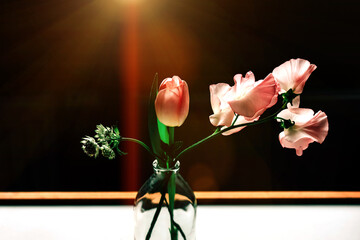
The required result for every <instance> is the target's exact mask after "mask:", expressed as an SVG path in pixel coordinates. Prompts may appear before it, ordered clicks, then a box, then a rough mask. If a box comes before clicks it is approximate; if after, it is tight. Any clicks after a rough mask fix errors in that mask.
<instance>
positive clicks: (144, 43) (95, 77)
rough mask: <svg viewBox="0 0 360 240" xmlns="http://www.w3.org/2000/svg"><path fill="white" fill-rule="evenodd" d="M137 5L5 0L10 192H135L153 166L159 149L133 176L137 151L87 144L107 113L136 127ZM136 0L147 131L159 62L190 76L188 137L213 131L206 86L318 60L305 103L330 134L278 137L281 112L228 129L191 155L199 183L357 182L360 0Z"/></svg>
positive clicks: (2, 159)
mask: <svg viewBox="0 0 360 240" xmlns="http://www.w3.org/2000/svg"><path fill="white" fill-rule="evenodd" d="M129 2H131V1H130V0H128V1H127V2H125V1H121V0H119V1H116V0H107V1H106V0H89V1H86V0H76V1H70V0H58V1H55V0H47V1H42V0H34V1H24V0H14V1H1V5H0V29H1V39H0V47H1V55H0V66H1V72H0V77H1V82H0V191H60V190H63V191H107V190H137V188H138V187H139V184H141V183H142V182H144V181H145V180H146V179H147V178H148V177H149V175H150V174H151V172H152V168H151V161H152V159H151V157H150V156H148V155H147V153H146V152H144V151H142V150H140V149H139V151H140V159H139V169H138V178H139V180H138V183H136V184H135V186H136V187H133V186H134V185H131V184H130V183H128V182H126V180H124V178H123V177H122V175H124V165H126V164H124V163H126V161H128V160H129V158H128V156H125V157H122V158H119V157H117V158H116V159H115V160H112V161H110V160H106V159H103V158H101V157H99V158H97V159H91V158H89V157H87V156H86V155H85V154H84V153H83V152H82V150H81V145H80V140H81V138H82V137H83V136H84V135H94V129H95V126H96V125H97V124H99V123H103V124H104V125H112V124H118V125H119V128H120V131H121V130H122V129H126V127H127V126H126V124H125V121H124V119H125V118H126V113H124V109H125V106H127V105H129V104H132V103H131V102H129V100H128V99H125V97H124V96H126V95H125V93H124V89H123V83H124V81H126V79H124V71H123V69H124V68H123V66H126V62H127V59H126V58H124V54H125V51H126V50H125V49H126V46H124V44H125V41H124V39H126V36H125V35H126V31H125V30H124V29H126V26H127V25H128V24H129V22H128V18H127V17H126V16H127V14H128V11H129V6H130V5H131V3H129ZM137 2H138V3H137V11H138V15H137V16H138V18H137V20H138V25H137V26H138V42H137V43H136V46H137V49H138V60H139V67H138V78H139V80H138V81H139V84H138V87H137V89H136V91H137V93H138V95H137V96H138V103H137V104H132V107H133V108H134V111H137V112H139V114H140V124H139V126H138V127H139V131H140V134H139V135H140V136H139V137H140V138H141V139H143V140H144V141H145V142H149V141H148V132H147V125H146V115H147V112H146V111H147V100H148V94H149V91H150V87H151V82H152V79H153V76H154V74H155V72H158V73H159V77H160V79H163V78H165V77H171V76H173V75H179V76H180V77H181V78H182V79H184V80H186V81H187V82H188V84H189V88H190V113H189V116H188V118H187V120H186V122H185V123H184V125H183V126H182V127H181V128H178V129H176V138H177V139H179V140H183V141H184V145H185V146H188V145H190V144H192V143H193V142H195V141H196V140H199V139H201V138H202V137H205V136H207V135H209V134H211V132H212V131H213V130H214V128H213V126H212V125H211V124H210V122H209V120H208V116H209V115H210V114H212V111H211V107H210V101H209V91H208V88H209V85H210V84H214V83H218V82H226V83H229V84H232V81H233V80H232V77H233V76H234V75H235V74H237V73H242V74H245V73H246V72H247V71H249V70H251V71H253V72H254V73H255V77H256V78H257V79H263V78H264V77H265V76H266V75H267V74H268V73H270V72H271V71H272V70H273V69H274V68H275V67H277V66H278V65H280V64H281V63H283V62H285V61H287V60H289V59H291V58H298V57H300V58H304V59H307V60H309V61H310V62H311V63H314V64H316V65H317V67H318V68H317V69H316V70H315V71H314V72H313V74H312V75H311V76H310V78H309V81H308V82H307V84H306V86H305V89H304V93H303V94H302V101H301V106H302V107H308V108H312V109H314V111H318V110H320V109H321V110H322V111H324V112H325V113H326V114H327V115H328V118H329V126H330V130H329V134H328V137H327V139H326V140H325V142H324V143H323V144H322V145H320V144H318V143H313V144H311V145H310V146H309V148H308V149H307V150H305V151H304V154H303V156H302V157H297V156H296V154H295V151H294V150H290V149H283V148H282V147H281V145H280V144H279V142H278V134H279V132H280V131H281V129H280V128H279V127H278V125H277V124H276V123H275V122H274V123H268V124H264V125H263V126H258V127H248V128H246V129H244V130H242V131H241V132H239V133H237V134H234V135H231V136H228V137H218V138H217V139H214V140H212V141H210V142H208V143H207V144H204V145H203V146H200V147H199V148H197V149H196V150H193V151H191V152H188V153H187V154H185V155H184V156H183V159H182V161H181V163H182V165H181V173H182V175H183V176H184V177H185V179H186V180H187V181H188V182H189V183H190V185H191V186H192V188H193V189H194V190H357V191H359V190H360V177H359V169H360V163H359V157H358V155H357V152H358V148H359V144H358V143H359V140H358V136H359V127H358V119H359V116H360V114H359V111H360V110H359V103H360V102H359V97H360V92H359V77H358V76H359V72H358V70H359V64H360V61H359V52H360V51H359V14H358V10H359V6H358V4H356V1H354V2H351V1H308V0H305V1H265V0H262V1H249V0H244V1H219V0H217V1H207V0H200V1H193V0H138V1H137ZM265 114H267V113H265ZM130 137H131V136H130ZM126 147H127V146H124V149H123V150H124V151H126V150H127V149H126ZM125 170H126V169H125ZM129 186H131V187H129Z"/></svg>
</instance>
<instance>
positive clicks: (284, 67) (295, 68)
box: [272, 58, 316, 94]
mask: <svg viewBox="0 0 360 240" xmlns="http://www.w3.org/2000/svg"><path fill="white" fill-rule="evenodd" d="M315 69H316V65H314V64H310V62H309V61H307V60H304V59H300V58H298V59H290V60H289V61H287V62H285V63H283V64H281V65H280V66H278V67H277V68H275V69H274V70H273V72H272V74H273V75H274V77H275V79H276V81H278V82H279V84H280V87H281V90H280V93H285V92H287V91H288V90H289V89H292V91H293V92H294V93H295V94H301V93H302V91H303V88H304V85H305V83H306V81H307V80H308V78H309V76H310V74H311V73H312V72H313V71H314V70H315Z"/></svg>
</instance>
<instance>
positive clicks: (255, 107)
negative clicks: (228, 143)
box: [229, 74, 278, 120]
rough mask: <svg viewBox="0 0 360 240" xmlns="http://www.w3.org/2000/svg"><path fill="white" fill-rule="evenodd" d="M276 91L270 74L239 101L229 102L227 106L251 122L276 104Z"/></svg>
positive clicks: (276, 88)
mask: <svg viewBox="0 0 360 240" xmlns="http://www.w3.org/2000/svg"><path fill="white" fill-rule="evenodd" d="M277 91H278V85H277V83H276V82H275V79H274V77H273V76H272V74H269V75H268V76H267V77H266V78H265V79H264V80H262V81H258V82H257V83H256V84H255V87H254V88H252V89H251V90H250V91H249V92H248V93H247V94H245V95H244V96H242V97H240V99H236V100H232V101H229V105H230V107H231V108H232V110H233V111H234V112H235V113H237V114H239V115H241V116H244V117H245V119H246V120H253V119H255V118H257V117H258V116H260V115H261V114H262V113H263V112H264V111H265V110H266V109H267V108H269V107H272V106H273V105H274V104H275V103H276V102H277V96H278V94H277Z"/></svg>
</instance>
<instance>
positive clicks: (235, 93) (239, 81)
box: [210, 72, 279, 135]
mask: <svg viewBox="0 0 360 240" xmlns="http://www.w3.org/2000/svg"><path fill="white" fill-rule="evenodd" d="M234 82H235V85H234V86H233V87H230V86H229V85H228V84H226V83H218V84H213V85H210V102H211V107H212V110H213V112H214V114H213V115H211V116H210V122H211V124H213V125H214V126H227V127H229V126H230V125H231V124H232V122H233V121H234V117H235V116H234V113H237V114H239V115H240V116H239V117H238V119H237V121H236V123H235V125H238V124H241V123H248V122H252V121H255V120H257V119H259V117H260V115H261V114H262V113H263V112H264V111H265V110H266V109H267V108H269V107H271V106H273V105H274V104H275V103H276V101H277V96H278V94H277V93H278V91H279V89H278V85H277V83H276V81H275V79H274V78H273V76H272V74H269V75H268V76H267V77H266V78H265V79H264V80H260V81H257V82H255V76H254V74H253V73H252V72H248V73H247V74H246V76H245V77H242V75H241V74H237V75H235V76H234ZM242 128H243V127H242ZM242 128H235V129H232V130H230V131H228V132H224V133H223V135H230V134H232V133H234V132H238V131H240V130H241V129H242Z"/></svg>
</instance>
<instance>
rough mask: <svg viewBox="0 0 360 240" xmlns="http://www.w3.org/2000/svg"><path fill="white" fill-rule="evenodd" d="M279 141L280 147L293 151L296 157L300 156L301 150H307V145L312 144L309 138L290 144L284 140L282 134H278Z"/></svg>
mask: <svg viewBox="0 0 360 240" xmlns="http://www.w3.org/2000/svg"><path fill="white" fill-rule="evenodd" d="M279 141H280V144H281V146H282V147H284V148H293V149H295V150H296V155H298V156H301V155H302V154H303V150H305V149H307V148H308V146H309V144H310V143H312V142H314V140H313V139H311V138H301V139H299V140H298V141H296V142H290V141H288V140H287V139H286V135H285V133H284V132H281V133H280V134H279Z"/></svg>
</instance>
